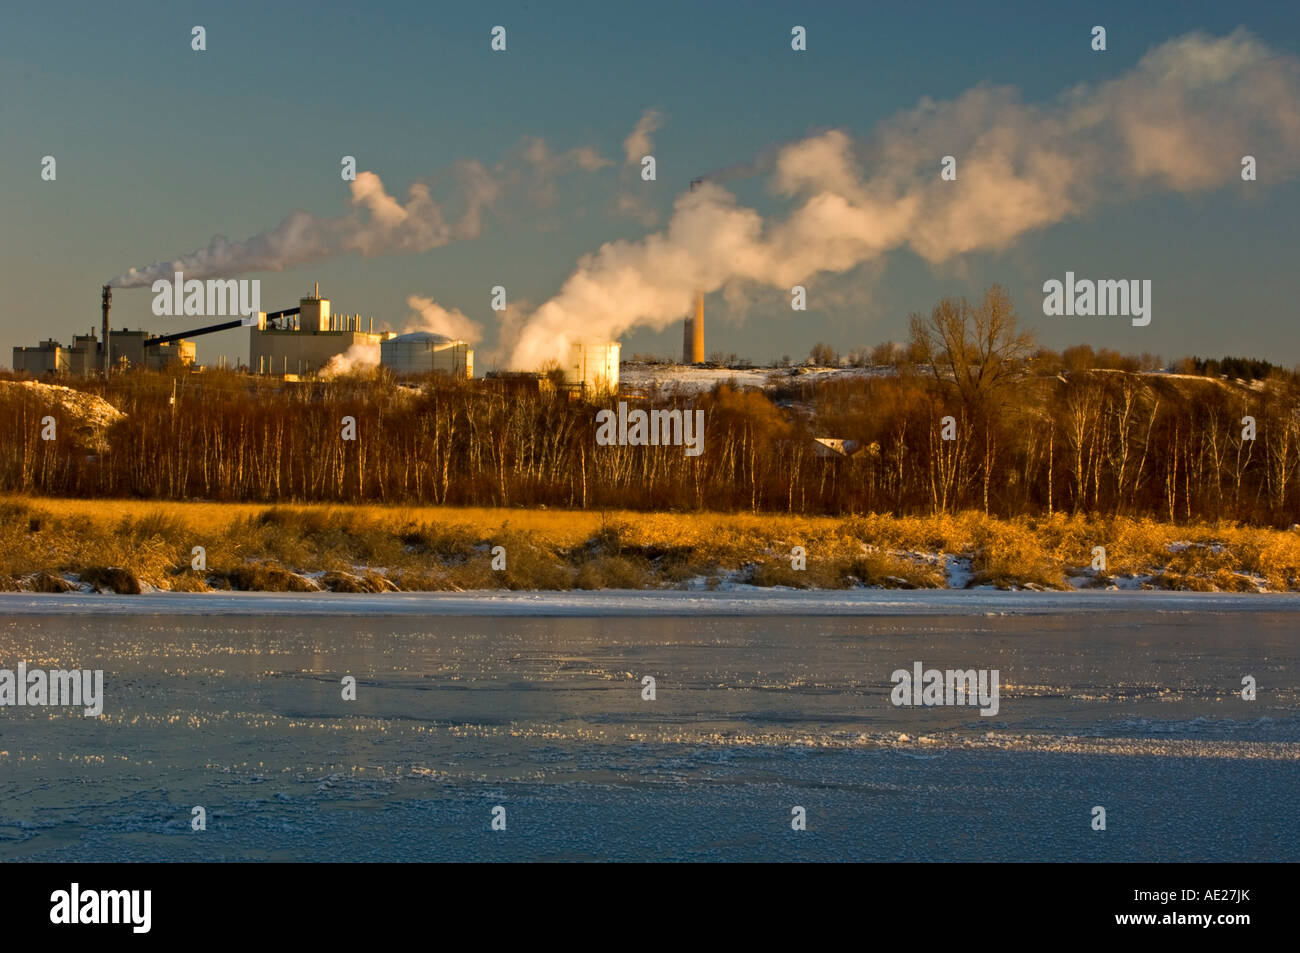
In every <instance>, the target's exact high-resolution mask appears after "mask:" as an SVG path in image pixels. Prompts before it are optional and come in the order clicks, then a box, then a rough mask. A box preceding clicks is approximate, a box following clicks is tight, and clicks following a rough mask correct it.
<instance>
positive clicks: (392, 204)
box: [108, 162, 497, 288]
mask: <svg viewBox="0 0 1300 953" xmlns="http://www.w3.org/2000/svg"><path fill="white" fill-rule="evenodd" d="M454 172H455V176H456V178H457V179H458V180H459V184H460V193H461V196H462V199H463V203H464V210H463V212H462V213H461V215H460V217H459V218H458V219H457V220H456V221H454V222H453V221H448V220H447V218H446V216H445V214H444V212H443V208H442V206H440V205H439V204H438V203H437V202H436V201H434V199H433V196H432V195H431V194H430V191H429V187H428V186H427V185H424V184H423V183H419V182H417V183H414V184H413V185H411V187H410V188H409V189H408V190H407V198H406V202H405V203H402V202H399V201H398V200H397V199H396V198H394V197H393V196H391V195H389V194H388V192H387V191H385V189H384V184H383V182H381V181H380V179H379V176H377V175H375V173H373V172H360V173H358V174H357V177H356V179H355V180H354V181H352V182H351V183H350V188H351V191H352V195H351V198H350V201H349V204H350V205H351V206H352V209H351V210H350V211H349V212H348V213H347V214H345V215H341V216H338V217H337V218H317V217H316V216H314V215H310V214H308V213H307V212H293V213H292V214H290V215H289V216H288V217H287V218H286V219H285V220H284V221H282V222H281V223H280V224H279V225H277V226H275V228H272V229H270V230H268V231H265V232H262V233H261V234H260V235H254V236H253V237H252V238H249V239H246V240H244V241H242V242H232V241H230V240H229V239H228V238H226V237H225V236H222V235H217V236H215V237H214V238H213V239H212V241H210V242H209V243H208V247H207V248H200V249H198V250H197V251H193V252H191V253H190V254H188V255H182V256H181V257H179V258H176V259H174V260H170V261H160V262H155V263H154V264H152V265H146V266H145V267H143V268H132V269H130V270H129V271H127V272H125V273H124V274H121V275H118V276H117V277H116V278H114V279H112V280H111V281H109V282H108V284H110V285H113V286H114V287H117V288H133V287H139V286H140V285H150V284H152V283H153V282H154V281H156V280H157V279H159V278H163V279H166V280H168V281H171V280H172V276H173V274H174V273H175V272H177V271H180V272H184V274H185V277H186V278H198V279H203V278H213V277H225V276H229V275H237V274H246V273H248V272H254V271H283V270H284V269H286V268H292V267H294V266H295V265H302V264H306V263H308V262H314V261H321V260H323V259H326V258H333V257H335V256H338V255H348V254H355V255H361V256H362V257H365V258H369V257H371V256H373V255H380V254H384V253H388V252H421V251H428V250H429V249H431V248H438V247H441V246H443V245H448V244H450V243H451V242H453V241H457V240H460V239H465V238H475V237H477V236H478V234H479V233H480V231H481V230H482V213H483V210H484V208H486V207H487V206H488V205H490V204H491V203H492V202H493V201H494V199H495V198H496V193H497V186H496V183H495V182H494V181H493V179H492V176H491V175H489V173H488V171H487V170H486V169H485V168H483V166H482V165H480V164H479V163H477V162H462V163H459V164H458V165H457V167H456V168H455V170H454Z"/></svg>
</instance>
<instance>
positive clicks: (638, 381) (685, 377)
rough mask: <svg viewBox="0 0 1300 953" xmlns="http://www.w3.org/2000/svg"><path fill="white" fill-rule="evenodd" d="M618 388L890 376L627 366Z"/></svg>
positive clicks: (865, 371)
mask: <svg viewBox="0 0 1300 953" xmlns="http://www.w3.org/2000/svg"><path fill="white" fill-rule="evenodd" d="M618 373H619V386H620V387H621V388H622V389H624V390H648V389H650V388H651V387H654V386H655V385H659V386H661V387H664V388H668V389H673V388H677V389H680V390H684V391H694V392H697V393H698V392H701V391H707V390H712V389H713V387H714V386H716V385H717V384H728V383H729V384H732V385H733V386H736V387H757V388H761V389H763V390H772V389H773V388H775V387H777V386H778V385H780V384H782V383H786V382H789V381H794V380H803V381H812V380H825V379H828V378H831V377H871V376H876V375H880V374H886V373H892V371H891V370H890V369H889V368H870V367H775V368H774V367H751V368H739V369H736V368H729V367H693V366H690V365H684V364H640V363H627V364H624V365H623V366H622V367H621V368H619V372H618Z"/></svg>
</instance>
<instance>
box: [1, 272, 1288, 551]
mask: <svg viewBox="0 0 1300 953" xmlns="http://www.w3.org/2000/svg"><path fill="white" fill-rule="evenodd" d="M881 353H882V355H883V354H888V355H889V356H890V361H889V363H888V365H883V366H882V365H880V364H873V365H870V366H868V367H866V368H864V369H863V370H862V371H861V372H857V373H847V374H840V375H832V376H825V375H817V376H813V375H800V374H797V373H794V372H781V375H782V376H781V377H780V378H779V380H778V383H777V384H776V386H775V387H774V388H773V389H772V390H769V391H767V392H762V391H758V390H752V389H741V388H735V387H732V386H730V385H727V384H721V385H719V386H717V387H715V388H714V389H713V390H712V391H711V392H708V393H703V394H690V393H685V392H681V391H674V390H673V389H672V388H669V387H662V386H661V387H658V388H655V389H653V390H652V391H650V392H647V393H645V394H640V395H634V394H624V395H622V396H621V397H620V398H609V399H607V400H603V401H601V402H599V403H595V404H593V403H591V402H588V401H585V400H581V399H575V398H574V396H573V395H572V394H570V393H567V392H565V391H564V390H563V389H561V388H547V387H545V386H524V385H526V384H527V382H526V381H522V382H515V383H514V384H511V383H510V382H509V381H501V382H488V381H468V382H457V381H453V380H449V379H445V378H430V379H427V380H425V381H423V382H421V385H420V386H419V387H418V388H417V387H411V386H409V385H403V384H400V383H399V382H395V381H393V380H391V379H387V378H383V377H380V378H379V379H361V378H341V379H337V380H333V381H328V382H315V383H308V384H297V383H289V382H281V381H268V380H266V379H258V378H254V377H249V376H246V375H240V374H237V373H232V372H213V371H207V372H205V373H202V374H180V375H177V376H174V377H173V376H168V375H166V374H162V373H132V374H127V375H120V376H118V377H115V378H112V379H110V380H109V381H108V382H107V383H105V382H103V381H84V382H81V383H79V384H78V385H77V386H78V387H79V388H81V389H83V390H85V391H87V392H89V393H94V394H98V395H100V396H102V397H104V398H105V399H106V400H108V401H109V402H111V403H112V404H113V405H114V406H116V407H117V408H118V409H119V410H121V411H123V412H124V414H125V417H124V418H123V419H121V420H118V421H117V422H115V423H113V424H111V425H110V426H109V427H108V428H107V429H106V430H105V431H104V432H103V433H102V435H96V434H93V433H92V432H90V430H89V429H88V428H87V427H86V425H85V424H84V422H83V421H81V420H79V419H78V418H77V417H76V416H75V415H73V414H70V413H69V412H67V411H63V410H60V409H59V408H58V407H57V406H54V405H52V404H51V403H50V401H48V400H47V399H45V398H43V397H42V396H41V395H40V393H38V392H32V389H30V388H5V389H4V391H3V393H2V394H0V405H2V406H0V413H2V414H3V415H4V419H5V420H6V421H7V422H8V424H7V426H5V428H4V430H3V434H2V435H0V488H3V489H4V490H6V491H18V492H25V493H35V494H46V495H55V496H78V497H96V496H113V497H137V498H139V497H143V498H156V499H169V500H184V499H206V500H231V501H264V502H268V503H271V502H288V501H300V502H307V501H326V502H339V503H351V502H374V503H390V504H402V503H409V504H416V503H420V504H447V505H472V506H524V507H533V506H541V505H545V506H559V507H575V508H626V509H641V510H658V509H670V510H695V509H708V510H724V511H725V510H749V511H780V512H790V513H800V514H845V515H848V514H854V513H864V512H890V513H894V514H898V515H914V514H930V513H941V512H951V511H956V510H961V509H979V510H983V511H985V512H987V513H990V514H993V515H1003V516H1013V515H1022V514H1051V513H1055V512H1070V513H1097V514H1106V515H1127V516H1139V517H1150V518H1154V519H1159V520H1163V521H1175V522H1178V521H1190V520H1219V519H1229V520H1237V521H1242V522H1248V523H1258V524H1268V525H1288V526H1289V525H1291V524H1292V523H1293V522H1296V521H1297V513H1300V485H1298V482H1300V481H1297V477H1296V471H1297V468H1298V467H1300V385H1297V383H1296V381H1295V380H1294V378H1292V377H1290V376H1286V375H1283V376H1273V377H1271V378H1270V379H1268V380H1266V381H1262V382H1254V383H1252V384H1246V383H1243V382H1238V381H1230V380H1222V379H1218V378H1210V377H1206V378H1202V379H1196V378H1187V377H1180V376H1172V375H1167V374H1153V373H1143V372H1141V371H1140V368H1141V366H1142V364H1143V359H1140V358H1135V359H1132V362H1131V368H1132V369H1121V368H1115V367H1100V368H1099V367H1085V366H1080V364H1084V363H1088V362H1087V361H1086V360H1084V359H1083V358H1081V357H1080V354H1079V353H1078V352H1076V353H1075V354H1074V355H1072V361H1071V363H1069V364H1062V363H1060V362H1059V361H1058V362H1057V363H1056V364H1055V365H1054V366H1052V367H1050V368H1045V367H1044V365H1043V360H1042V354H1043V352H1042V351H1041V349H1038V348H1037V347H1036V342H1035V341H1034V338H1033V336H1032V335H1031V334H1029V333H1027V332H1026V331H1024V330H1022V329H1021V328H1020V327H1019V324H1018V321H1017V318H1016V314H1015V310H1014V307H1013V305H1012V303H1011V301H1010V299H1009V298H1008V297H1007V295H1006V294H1005V292H1004V291H1003V290H1002V289H1001V288H998V287H996V286H995V287H994V288H992V289H990V290H989V291H988V292H987V293H986V294H985V295H984V296H983V298H982V299H981V300H980V301H978V302H975V303H971V302H967V301H965V300H962V299H952V298H946V299H944V300H943V301H941V302H940V303H939V304H938V305H936V306H935V307H934V309H932V311H931V312H930V313H929V314H925V315H923V314H915V315H913V316H912V318H911V320H910V340H909V342H908V344H907V345H906V346H898V347H895V346H891V347H890V348H888V349H887V350H883V351H882V352H881ZM1069 353H1070V352H1066V354H1067V355H1069ZM1107 363H1110V364H1113V363H1115V361H1114V360H1112V359H1108V361H1107ZM543 383H544V382H543ZM620 399H621V400H624V401H627V402H628V404H629V406H630V407H633V408H636V407H640V408H644V409H650V408H678V409H682V410H686V409H692V410H693V409H697V408H700V409H703V410H704V411H705V442H704V452H703V453H702V454H701V455H700V456H698V457H690V456H687V455H686V454H684V453H683V450H682V448H681V447H677V446H597V444H596V441H595V429H596V425H595V415H596V411H597V410H598V409H600V408H603V407H610V408H614V407H616V404H617V401H618V400H620ZM51 416H52V417H54V418H55V421H56V423H57V433H58V434H59V436H58V437H57V439H54V440H44V439H42V421H43V420H44V419H45V418H47V417H51ZM345 417H351V418H353V419H354V421H355V436H356V439H355V440H348V439H344V436H343V435H344V422H343V419H344V418H345ZM816 438H835V439H836V440H842V441H846V443H845V444H843V445H840V444H835V445H833V446H831V447H828V446H827V445H825V444H821V443H818V442H817V440H816ZM841 447H842V449H843V450H844V451H846V452H844V453H841V452H839V448H841Z"/></svg>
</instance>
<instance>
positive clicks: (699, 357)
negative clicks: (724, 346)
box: [691, 291, 704, 364]
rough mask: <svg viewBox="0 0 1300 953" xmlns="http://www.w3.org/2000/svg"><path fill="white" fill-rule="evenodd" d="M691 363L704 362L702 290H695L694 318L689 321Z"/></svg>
mask: <svg viewBox="0 0 1300 953" xmlns="http://www.w3.org/2000/svg"><path fill="white" fill-rule="evenodd" d="M691 331H692V334H691V363H692V364H703V363H704V292H703V291H696V292H695V320H694V321H692V322H691Z"/></svg>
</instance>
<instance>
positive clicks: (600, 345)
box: [563, 341, 621, 396]
mask: <svg viewBox="0 0 1300 953" xmlns="http://www.w3.org/2000/svg"><path fill="white" fill-rule="evenodd" d="M620 350H621V345H620V344H619V343H618V342H617V341H601V342H581V341H575V342H574V343H573V344H572V345H570V347H569V354H568V358H567V360H566V361H565V363H564V367H563V370H564V383H565V384H567V385H569V386H570V387H579V388H581V390H582V392H583V393H584V394H589V395H592V396H600V395H604V394H617V393H618V357H619V352H620Z"/></svg>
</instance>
